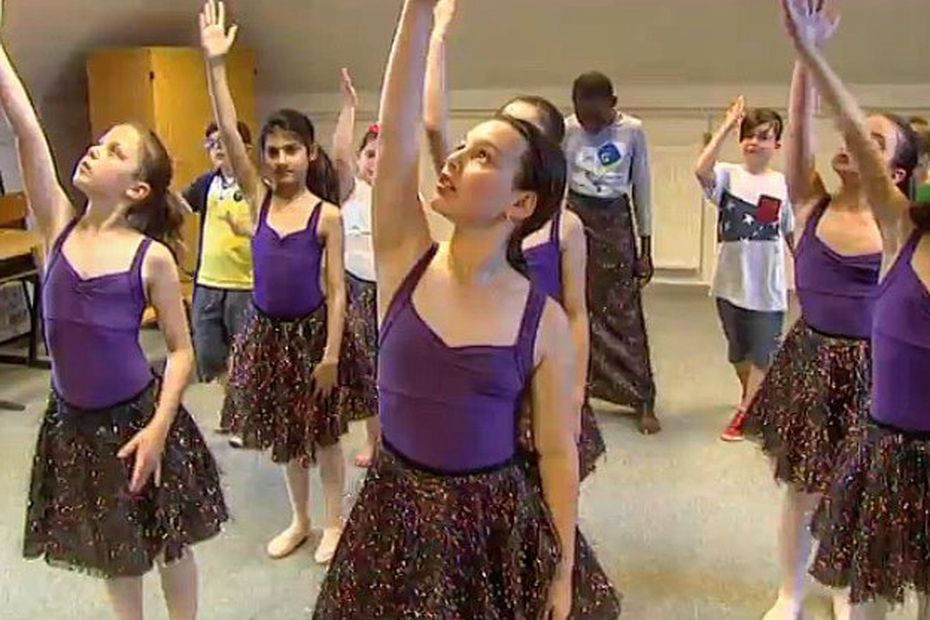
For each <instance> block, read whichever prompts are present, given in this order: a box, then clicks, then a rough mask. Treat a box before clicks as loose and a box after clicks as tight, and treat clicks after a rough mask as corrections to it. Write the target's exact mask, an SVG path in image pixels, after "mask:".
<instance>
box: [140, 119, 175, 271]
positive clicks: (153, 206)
mask: <svg viewBox="0 0 930 620" xmlns="http://www.w3.org/2000/svg"><path fill="white" fill-rule="evenodd" d="M131 126H132V127H134V128H135V129H136V131H138V132H139V138H140V141H141V148H140V150H141V153H140V157H139V171H138V173H137V175H138V178H139V180H140V181H142V182H144V183H146V184H147V185H148V186H149V188H150V190H149V193H148V195H147V196H146V197H145V198H144V199H142V200H141V201H139V202H138V203H136V204H134V205H132V207H130V209H129V214H128V219H129V222H130V224H131V225H132V227H133V228H135V229H136V230H138V231H139V232H140V233H142V234H143V235H145V236H147V237H152V238H153V239H156V240H158V241H161V242H162V243H164V244H165V245H167V246H168V248H169V249H170V250H171V252H172V253H173V254H174V256H175V259H176V260H177V259H180V256H181V254H182V252H183V249H184V243H183V241H182V240H181V227H182V226H183V224H184V208H183V206H182V205H183V202H182V201H181V199H180V198H179V197H178V196H177V195H176V194H175V193H174V192H172V191H171V181H172V179H173V178H174V168H173V166H172V162H171V157H170V156H169V155H168V149H167V148H165V144H164V142H162V141H161V138H159V137H158V135H157V134H156V133H155V132H154V131H152V130H151V129H148V128H146V127H143V126H142V125H140V124H137V123H131Z"/></svg>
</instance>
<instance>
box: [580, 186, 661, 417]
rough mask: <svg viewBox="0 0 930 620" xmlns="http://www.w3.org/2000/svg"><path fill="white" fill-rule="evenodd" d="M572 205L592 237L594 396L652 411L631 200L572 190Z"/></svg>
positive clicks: (652, 383) (590, 296)
mask: <svg viewBox="0 0 930 620" xmlns="http://www.w3.org/2000/svg"><path fill="white" fill-rule="evenodd" d="M568 208H569V209H571V210H572V211H574V212H575V213H576V214H577V215H578V217H579V218H581V221H582V223H583V224H584V231H585V236H586V237H587V241H588V267H587V270H588V273H587V282H588V287H587V288H588V308H589V313H590V321H591V375H590V381H589V384H590V389H591V396H593V397H595V398H600V399H602V400H606V401H609V402H612V403H616V404H618V405H625V406H629V407H634V408H637V409H640V410H642V409H648V410H651V409H652V408H653V406H654V404H655V392H656V388H655V381H654V380H653V376H652V362H651V360H650V354H649V339H648V338H647V336H646V321H645V317H644V316H643V304H642V296H641V294H640V292H641V291H640V286H639V282H638V281H637V279H636V277H635V271H634V266H635V263H636V259H637V249H636V236H635V235H636V233H635V230H634V226H633V216H632V213H631V212H630V201H629V199H628V198H626V197H624V198H620V199H617V200H604V199H600V198H591V197H588V196H582V195H580V194H576V193H574V192H572V193H570V194H569V196H568Z"/></svg>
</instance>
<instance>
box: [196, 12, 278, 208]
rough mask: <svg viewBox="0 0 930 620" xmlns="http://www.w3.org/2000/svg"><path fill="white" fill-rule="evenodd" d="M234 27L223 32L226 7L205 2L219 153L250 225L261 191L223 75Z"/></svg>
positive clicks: (203, 39) (204, 32)
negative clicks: (246, 208) (222, 153)
mask: <svg viewBox="0 0 930 620" xmlns="http://www.w3.org/2000/svg"><path fill="white" fill-rule="evenodd" d="M237 31H238V26H235V25H234V26H231V27H230V28H229V31H228V32H227V30H226V7H225V4H224V3H223V2H216V0H208V1H207V3H206V4H205V5H204V9H203V12H202V13H201V14H200V43H201V47H202V48H203V56H204V60H205V62H206V65H207V85H208V86H209V89H210V101H211V103H212V104H213V115H214V117H215V118H216V124H217V126H218V127H219V130H220V140H222V142H223V150H224V151H225V152H226V156H227V157H228V158H229V163H230V165H231V166H232V169H233V176H235V177H236V183H238V185H239V188H240V189H241V190H242V193H243V194H244V195H245V198H246V200H247V201H248V203H249V210H250V212H251V216H252V222H253V223H254V222H257V221H258V209H259V205H260V204H261V200H262V198H263V194H264V191H265V188H264V186H263V185H262V183H261V178H260V177H259V174H258V170H257V169H256V168H255V164H253V163H252V160H251V158H250V157H249V151H248V149H247V148H246V146H245V142H244V141H243V140H242V136H240V135H239V129H238V121H239V118H238V116H237V114H236V104H235V102H234V101H233V97H232V92H230V90H229V81H228V79H227V75H226V56H227V54H228V53H229V50H230V49H231V48H232V45H233V42H234V41H235V40H236V32H237Z"/></svg>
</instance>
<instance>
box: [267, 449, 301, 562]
mask: <svg viewBox="0 0 930 620" xmlns="http://www.w3.org/2000/svg"><path fill="white" fill-rule="evenodd" d="M284 478H285V480H286V482H287V495H288V497H289V498H290V500H291V524H290V525H289V526H288V528H287V529H286V530H284V531H283V532H281V533H280V534H278V535H277V536H275V537H274V538H273V539H272V540H271V542H269V543H268V555H270V556H271V557H273V558H283V557H285V556H288V555H290V554H291V553H293V551H294V550H295V549H297V547H299V546H300V545H301V544H303V542H304V541H305V540H307V536H308V535H309V534H310V511H309V501H310V470H309V469H308V468H306V467H304V466H303V464H301V463H300V462H298V461H291V462H290V463H288V464H287V465H285V466H284Z"/></svg>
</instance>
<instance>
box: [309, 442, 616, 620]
mask: <svg viewBox="0 0 930 620" xmlns="http://www.w3.org/2000/svg"><path fill="white" fill-rule="evenodd" d="M577 545H578V548H579V551H578V552H577V557H576V562H575V567H576V568H575V584H574V588H575V591H576V595H577V598H576V600H575V605H576V608H577V611H576V613H574V614H573V616H572V617H573V618H590V619H601V618H604V619H607V618H615V617H617V615H618V614H619V600H618V599H617V597H616V595H615V594H614V593H613V590H612V589H611V588H610V583H609V581H608V580H607V577H606V575H604V574H603V571H602V570H601V569H600V566H598V565H597V562H596V560H595V559H594V555H593V553H592V552H591V550H590V549H589V548H588V546H587V544H586V543H585V542H584V539H583V538H581V537H580V536H578V543H577ZM559 558H560V551H559V544H558V537H557V534H556V532H555V529H554V526H553V524H552V520H551V517H550V516H549V512H548V508H547V507H546V505H545V502H544V500H543V498H542V495H541V493H540V491H539V484H538V482H537V481H535V480H533V474H531V473H530V469H529V468H528V466H527V465H526V464H525V463H523V462H522V461H513V462H511V463H509V464H505V465H503V466H501V467H499V468H496V469H493V470H491V471H488V472H483V473H473V474H461V475H448V474H439V473H436V472H430V471H426V470H424V469H421V468H419V467H418V466H416V465H414V464H412V463H410V462H408V461H407V460H406V459H404V458H403V457H401V456H399V455H398V454H397V453H396V452H394V451H392V450H391V449H390V447H384V448H383V449H381V450H380V451H379V452H378V456H377V457H376V461H375V464H374V466H373V467H372V468H371V469H370V470H369V471H368V476H367V478H366V480H365V485H364V487H363V488H362V491H361V493H360V496H359V498H358V501H357V502H356V504H355V506H354V507H353V509H352V513H351V515H350V516H349V521H348V523H347V525H346V529H345V531H344V532H343V535H342V539H341V540H340V542H339V548H338V549H337V551H336V556H335V558H334V559H333V562H332V564H331V565H330V569H329V572H328V573H327V575H326V579H325V580H324V582H323V586H322V590H321V591H320V595H319V598H318V599H317V603H316V609H315V610H314V618H317V619H319V620H337V619H339V620H343V619H345V620H349V619H351V620H354V619H358V620H362V619H365V620H368V619H390V620H393V619H395V618H424V619H427V618H428V619H440V618H441V619H453V618H455V619H459V618H461V619H466V618H467V619H471V618H481V619H482V620H504V619H507V620H510V619H526V620H530V619H533V620H535V619H537V618H541V617H542V612H543V610H544V608H545V604H546V599H547V593H548V589H549V584H550V583H551V582H552V579H553V575H554V573H555V570H556V566H557V565H558V563H559Z"/></svg>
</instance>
